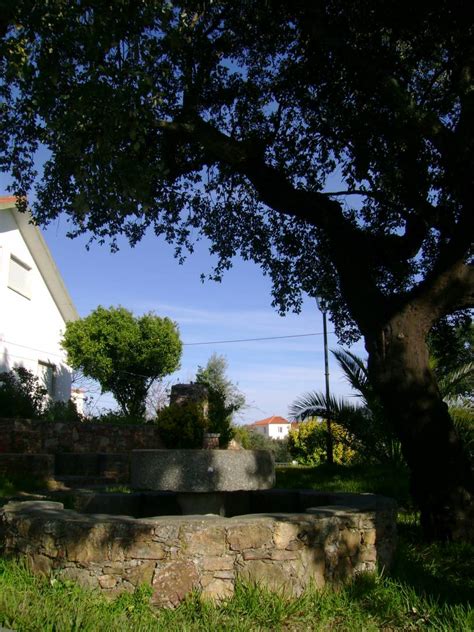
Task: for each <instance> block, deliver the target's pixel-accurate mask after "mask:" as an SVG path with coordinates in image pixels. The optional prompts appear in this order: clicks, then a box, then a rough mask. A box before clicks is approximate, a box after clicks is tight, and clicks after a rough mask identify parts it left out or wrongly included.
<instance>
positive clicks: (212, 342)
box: [0, 331, 335, 361]
mask: <svg viewBox="0 0 474 632" xmlns="http://www.w3.org/2000/svg"><path fill="white" fill-rule="evenodd" d="M323 333H324V332H322V331H318V332H315V333H310V334H289V335H286V336H264V337H261V338H235V339H232V340H205V341H199V342H183V347H194V346H197V345H220V344H230V343H235V342H260V341H264V340H284V339H285V338H307V337H309V336H322V335H323ZM329 333H330V334H333V333H335V332H334V331H330V332H329ZM0 342H4V343H6V344H11V345H15V346H16V347H22V348H23V349H29V350H30V351H37V352H38V353H43V354H45V355H48V356H55V357H56V358H61V359H62V360H63V361H64V360H65V355H60V354H59V353H52V352H50V351H45V350H44V349H38V348H36V347H30V346H29V345H22V344H20V343H18V342H13V341H12V340H5V338H3V339H1V338H0ZM12 355H14V354H12ZM14 357H17V358H21V357H23V358H24V359H25V360H26V359H28V358H25V357H24V356H14Z"/></svg>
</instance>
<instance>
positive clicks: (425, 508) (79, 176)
mask: <svg viewBox="0 0 474 632" xmlns="http://www.w3.org/2000/svg"><path fill="white" fill-rule="evenodd" d="M470 5H471V3H470V2H467V1H464V2H463V1H461V0H458V1H456V0H452V1H450V2H447V1H446V0H445V1H439V0H433V1H432V2H431V3H417V2H411V3H403V2H399V1H395V0H361V2H346V1H345V0H313V1H312V2H304V1H303V0H293V1H292V2H285V1H283V0H280V1H278V0H275V1H270V0H267V1H263V0H262V1H258V2H257V1H256V0H254V1H248V0H247V1H244V0H235V1H234V2H224V1H218V0H214V1H211V0H207V1H206V0H203V1H200V2H194V1H182V2H179V1H176V2H175V1H174V0H170V1H167V2H158V1H152V0H149V1H145V0H114V1H112V0H110V2H106V1H99V0H97V1H95V0H77V1H75V2H68V1H67V0H49V1H48V2H33V1H32V0H17V2H10V3H7V6H6V9H5V10H4V11H2V15H1V17H0V20H2V24H1V26H0V35H1V37H2V40H1V55H2V58H1V62H0V63H1V65H0V76H1V79H2V84H1V87H0V90H1V96H2V122H1V128H0V143H1V147H0V151H1V153H0V159H1V161H2V163H1V164H2V167H3V168H4V169H6V170H8V171H10V172H11V173H12V174H13V176H14V177H15V182H16V184H15V187H14V191H15V193H17V194H20V195H21V194H26V193H27V192H28V190H29V189H30V187H31V184H32V178H33V176H34V163H33V155H34V151H35V150H36V148H37V147H38V146H39V144H43V145H45V146H46V147H47V148H48V150H49V152H50V154H49V155H50V158H49V160H48V161H47V162H46V165H45V169H44V174H43V175H42V179H41V181H40V183H39V187H38V190H37V194H38V204H37V205H36V207H35V209H34V210H35V214H36V217H37V219H38V221H39V222H44V223H46V222H48V221H50V220H51V219H53V218H54V217H56V216H57V215H58V214H59V213H62V212H64V213H67V215H68V216H69V218H70V219H71V221H72V227H71V232H72V234H76V233H78V232H83V231H92V233H93V234H94V235H95V236H96V237H97V238H98V239H99V240H105V239H109V238H110V237H112V238H113V236H114V235H118V234H121V233H122V234H125V235H126V236H127V237H128V238H129V240H130V241H131V242H132V243H135V242H137V241H138V240H139V239H140V238H141V236H142V235H143V232H144V231H145V230H146V229H147V228H148V227H150V226H151V227H153V229H154V230H155V232H156V233H157V234H158V235H164V236H165V238H166V239H168V240H169V241H171V242H173V243H175V244H176V247H177V255H178V256H181V254H182V253H183V252H185V250H186V249H187V248H188V249H189V248H192V243H193V240H194V239H196V238H197V237H198V236H201V235H204V236H205V237H207V238H208V240H209V241H210V244H211V250H212V251H213V252H214V253H215V254H217V256H218V264H217V267H216V269H215V270H214V273H213V276H215V277H216V278H219V277H220V276H221V274H222V273H223V271H224V270H225V269H226V268H227V267H228V266H229V265H230V263H231V260H232V258H233V257H234V256H235V255H236V254H240V256H243V257H244V258H248V259H252V260H254V261H255V262H256V263H257V264H258V265H260V266H261V268H262V269H263V270H264V271H265V272H266V273H268V274H270V275H271V278H272V280H273V297H274V303H275V305H276V306H278V307H279V308H280V309H281V310H282V311H285V310H287V309H291V308H298V306H299V305H300V302H301V297H302V293H304V292H306V293H308V294H309V295H313V296H314V295H315V294H316V293H320V294H322V295H323V296H324V297H325V298H326V299H327V300H328V301H329V305H330V309H331V312H332V317H333V321H334V323H335V326H336V328H337V331H338V333H339V334H340V336H341V338H343V339H346V340H347V339H349V338H350V337H353V336H356V335H358V334H359V335H362V336H363V337H364V340H365V345H366V348H367V351H368V357H369V372H370V376H371V380H372V382H373V385H374V388H375V389H376V391H377V393H378V395H379V397H380V399H381V401H382V402H383V405H384V407H385V411H386V414H387V415H388V417H389V418H390V419H391V421H392V423H393V424H394V426H395V427H396V430H397V433H398V435H399V437H400V440H401V442H402V445H403V451H404V455H405V458H406V460H407V462H408V464H409V466H410V469H411V473H412V491H413V494H414V497H415V498H416V500H417V502H418V504H419V506H420V508H421V511H422V521H423V525H424V528H425V531H426V533H427V535H429V536H432V537H440V538H446V537H464V536H466V535H468V533H469V519H470V518H472V511H473V509H472V507H473V503H472V494H473V478H472V471H471V468H470V464H469V461H468V459H467V457H466V455H465V452H464V450H463V448H462V446H461V444H460V442H459V439H458V437H457V435H456V433H455V431H454V429H453V424H452V422H451V419H450V417H449V415H448V411H447V408H446V406H445V405H444V404H443V402H442V400H441V398H440V395H439V391H438V387H437V384H436V380H435V378H434V376H433V373H432V371H431V370H430V367H429V364H428V351H427V346H426V342H425V341H426V337H427V334H428V332H429V331H430V329H431V328H432V327H433V326H434V325H435V324H436V323H437V322H438V321H439V320H440V319H443V318H445V317H447V316H449V315H453V314H458V313H461V312H462V310H465V309H466V308H469V307H471V306H472V304H473V286H474V272H473V268H472V265H471V264H470V256H471V251H470V248H471V243H472V218H473V200H474V196H473V194H474V180H473V160H474V81H473V76H474V74H473V73H474V31H473V26H472V24H473V23H472V20H471V14H470V9H471V6H470ZM334 174H337V177H338V180H339V181H340V182H341V186H340V187H339V190H331V188H330V184H331V182H333V181H334V177H333V176H334ZM328 180H329V181H328ZM471 535H472V533H471Z"/></svg>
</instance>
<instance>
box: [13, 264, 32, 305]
mask: <svg viewBox="0 0 474 632" xmlns="http://www.w3.org/2000/svg"><path fill="white" fill-rule="evenodd" d="M30 273H31V267H30V266H29V265H28V264H26V263H24V262H23V261H20V259H18V258H17V257H15V256H14V255H10V269H9V271H8V287H9V288H10V289H12V290H14V291H15V292H18V294H21V295H22V296H24V297H25V298H28V299H30V298H31V274H30Z"/></svg>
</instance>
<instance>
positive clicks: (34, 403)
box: [0, 367, 83, 421]
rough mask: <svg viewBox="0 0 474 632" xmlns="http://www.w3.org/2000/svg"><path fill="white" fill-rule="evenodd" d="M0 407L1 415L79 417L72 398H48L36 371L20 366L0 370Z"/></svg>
mask: <svg viewBox="0 0 474 632" xmlns="http://www.w3.org/2000/svg"><path fill="white" fill-rule="evenodd" d="M0 411H1V415H2V417H12V418H20V419H43V420H45V421H82V420H83V417H82V415H80V414H79V413H78V411H77V408H76V405H75V404H74V402H73V401H72V400H69V401H67V402H61V401H59V402H57V401H52V400H51V399H50V398H49V397H48V391H47V390H46V388H45V387H44V386H43V385H42V384H41V382H40V380H39V378H38V377H36V375H33V373H31V371H28V369H25V368H24V367H16V368H14V369H13V370H12V371H8V372H7V373H0Z"/></svg>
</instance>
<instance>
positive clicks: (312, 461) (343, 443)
mask: <svg viewBox="0 0 474 632" xmlns="http://www.w3.org/2000/svg"><path fill="white" fill-rule="evenodd" d="M331 430H332V438H333V458H334V463H337V464H340V465H343V464H347V463H351V462H353V461H354V460H355V459H356V455H357V453H356V452H355V450H354V449H353V448H352V447H351V437H350V435H349V433H348V432H347V430H345V429H344V428H343V427H342V426H340V425H339V424H336V423H334V422H333V423H332V424H331ZM326 441H327V429H326V424H325V423H322V422H320V421H316V420H310V421H304V422H301V423H300V424H298V427H297V428H295V429H294V430H290V432H289V435H288V449H289V452H290V454H291V456H292V457H293V458H294V459H295V460H296V461H298V463H301V465H320V464H321V463H324V462H325V461H326V446H327V443H326Z"/></svg>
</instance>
